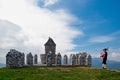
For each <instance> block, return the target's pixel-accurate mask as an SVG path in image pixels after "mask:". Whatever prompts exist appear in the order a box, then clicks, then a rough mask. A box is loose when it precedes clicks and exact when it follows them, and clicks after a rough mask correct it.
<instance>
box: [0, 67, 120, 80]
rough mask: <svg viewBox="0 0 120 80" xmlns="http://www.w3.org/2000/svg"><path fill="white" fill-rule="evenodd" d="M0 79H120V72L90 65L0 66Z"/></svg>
mask: <svg viewBox="0 0 120 80" xmlns="http://www.w3.org/2000/svg"><path fill="white" fill-rule="evenodd" d="M0 80H120V72H119V71H118V72H116V71H110V70H103V69H94V68H89V67H29V68H28V67H26V68H17V69H10V68H0Z"/></svg>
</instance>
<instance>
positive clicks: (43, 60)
mask: <svg viewBox="0 0 120 80" xmlns="http://www.w3.org/2000/svg"><path fill="white" fill-rule="evenodd" d="M40 58H41V63H42V64H46V55H45V54H40Z"/></svg>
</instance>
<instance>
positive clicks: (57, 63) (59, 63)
mask: <svg viewBox="0 0 120 80" xmlns="http://www.w3.org/2000/svg"><path fill="white" fill-rule="evenodd" d="M61 59H62V57H61V54H60V53H58V55H56V65H59V66H60V65H61Z"/></svg>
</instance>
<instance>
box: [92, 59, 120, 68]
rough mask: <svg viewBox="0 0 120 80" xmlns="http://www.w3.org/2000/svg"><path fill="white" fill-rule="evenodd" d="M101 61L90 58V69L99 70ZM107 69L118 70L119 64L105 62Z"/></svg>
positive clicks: (109, 61)
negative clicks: (95, 68)
mask: <svg viewBox="0 0 120 80" xmlns="http://www.w3.org/2000/svg"><path fill="white" fill-rule="evenodd" d="M101 65H102V59H100V58H92V67H97V68H101ZM107 68H108V69H119V70H120V62H116V61H111V60H107Z"/></svg>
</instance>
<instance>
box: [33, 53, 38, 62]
mask: <svg viewBox="0 0 120 80" xmlns="http://www.w3.org/2000/svg"><path fill="white" fill-rule="evenodd" d="M37 61H38V57H37V54H35V56H34V64H37V63H38V62H37Z"/></svg>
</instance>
